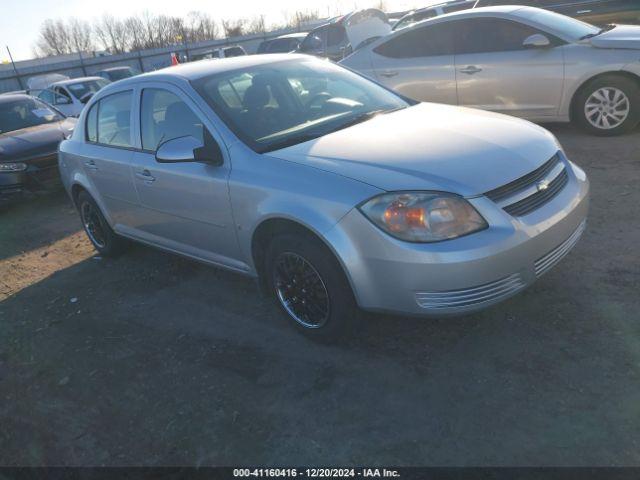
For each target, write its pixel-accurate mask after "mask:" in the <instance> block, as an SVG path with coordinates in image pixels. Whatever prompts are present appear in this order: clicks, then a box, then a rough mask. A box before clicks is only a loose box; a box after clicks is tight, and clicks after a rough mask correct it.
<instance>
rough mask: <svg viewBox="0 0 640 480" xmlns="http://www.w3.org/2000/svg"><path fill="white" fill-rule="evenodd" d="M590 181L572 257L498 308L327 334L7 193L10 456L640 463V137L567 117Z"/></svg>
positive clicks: (1, 289) (108, 461) (177, 262)
mask: <svg viewBox="0 0 640 480" xmlns="http://www.w3.org/2000/svg"><path fill="white" fill-rule="evenodd" d="M550 128H551V129H552V130H553V131H554V132H555V133H556V134H557V136H558V137H559V138H560V140H561V142H562V143H563V144H564V146H565V148H566V150H567V152H568V154H569V156H570V157H571V158H572V159H573V160H574V161H576V162H577V163H578V164H579V165H581V166H582V167H583V168H585V170H586V171H587V173H588V175H589V177H590V179H591V182H592V207H591V214H590V220H589V222H590V223H589V226H588V229H587V231H586V233H585V235H584V236H583V238H582V240H581V242H580V243H579V244H578V246H577V247H576V248H575V250H574V251H573V252H572V253H571V254H570V255H569V256H568V257H567V258H566V259H565V260H564V261H563V262H562V263H561V264H560V265H559V266H558V267H556V268H555V269H554V270H553V271H552V272H550V273H549V274H548V275H546V276H545V277H544V279H542V280H540V281H539V282H538V283H536V284H535V285H534V286H533V287H531V288H530V289H528V290H527V291H525V292H523V293H522V294H520V295H518V296H516V297H514V298H513V299H511V300H509V301H507V302H505V303H503V304H501V305H498V306H496V307H493V308H491V309H489V310H486V311H484V312H482V313H480V314H475V315H470V316H466V317H461V318H454V319H442V320H420V319H408V318H398V317H388V316H377V315H370V316H367V318H366V322H365V325H364V328H363V330H362V331H361V332H360V335H358V336H357V338H355V339H353V340H352V341H350V342H347V343H345V344H341V345H334V346H329V345H320V344H315V343H312V342H310V341H308V340H306V339H305V338H303V337H301V336H299V335H298V334H296V333H295V331H293V330H292V329H290V328H288V325H287V324H286V321H285V320H284V319H283V318H282V317H280V316H279V314H278V313H277V312H276V311H275V310H274V309H273V308H272V305H271V303H270V302H269V301H268V300H266V299H264V298H261V297H260V295H259V294H258V293H257V291H256V288H255V285H254V283H253V282H252V281H251V280H247V279H246V278H243V277H239V276H236V275H233V274H230V273H227V272H224V271H219V270H215V269H213V268H209V267H205V266H202V265H199V264H197V263H194V262H190V261H188V260H184V259H182V258H179V257H176V256H172V255H169V254H166V253H162V252H159V251H156V250H153V249H150V248H145V247H142V246H136V247H133V248H132V249H131V250H130V251H129V252H128V253H127V254H125V255H123V256H122V257H120V258H118V259H116V260H107V259H101V258H99V257H96V256H95V252H94V251H92V249H91V246H90V245H89V243H88V241H87V240H86V239H85V237H84V234H83V233H81V232H80V224H79V220H78V217H77V214H76V213H75V211H74V210H73V208H72V207H71V205H70V203H69V201H68V199H67V198H66V197H65V195H64V194H63V193H61V192H57V193H53V194H50V195H45V196H37V197H34V198H25V199H23V200H21V201H19V202H9V203H7V202H5V203H4V204H3V205H2V206H0V339H2V341H1V342H0V445H1V446H2V448H0V465H248V464H253V465H255V464H262V465H283V464H284V465H291V464H313V465H327V464H333V465H335V464H342V465H347V464H366V465H374V464H386V465H440V466H445V465H585V466H586V465H640V435H639V433H640V376H639V374H640V323H639V320H640V313H639V312H640V295H639V292H640V288H639V287H640V247H639V245H640V222H639V220H640V210H639V207H638V205H640V189H638V185H639V184H640V156H639V153H638V152H639V147H640V133H636V134H633V135H628V136H624V137H619V138H596V137H589V136H586V135H584V134H582V133H580V132H578V131H576V130H573V129H572V128H570V127H568V126H550Z"/></svg>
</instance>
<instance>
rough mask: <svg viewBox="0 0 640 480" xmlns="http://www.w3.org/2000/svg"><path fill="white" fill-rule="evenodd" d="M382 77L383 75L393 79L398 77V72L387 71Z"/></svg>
mask: <svg viewBox="0 0 640 480" xmlns="http://www.w3.org/2000/svg"><path fill="white" fill-rule="evenodd" d="M380 75H382V76H383V77H386V78H391V77H395V76H396V75H398V72H392V71H389V70H387V71H386V72H382V73H381V74H380Z"/></svg>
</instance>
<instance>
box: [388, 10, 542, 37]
mask: <svg viewBox="0 0 640 480" xmlns="http://www.w3.org/2000/svg"><path fill="white" fill-rule="evenodd" d="M531 9H533V10H540V9H539V8H538V9H536V8H533V7H525V6H522V5H498V6H494V7H480V8H467V9H464V10H458V11H455V12H450V13H443V14H442V15H438V16H437V17H431V18H426V19H424V20H420V21H419V22H416V23H414V24H413V25H411V26H410V27H407V28H414V27H415V26H416V25H423V24H425V23H426V22H436V21H441V20H442V19H450V18H454V17H463V18H465V17H480V16H483V15H485V14H487V13H489V14H492V13H493V14H496V13H497V14H502V15H509V14H512V13H515V12H517V11H519V10H531ZM417 12H418V10H416V12H414V14H415V13H417ZM404 30H405V29H404V28H403V29H401V30H400V31H404ZM396 31H398V30H396ZM394 33H395V32H394Z"/></svg>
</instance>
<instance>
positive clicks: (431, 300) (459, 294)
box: [415, 273, 525, 310]
mask: <svg viewBox="0 0 640 480" xmlns="http://www.w3.org/2000/svg"><path fill="white" fill-rule="evenodd" d="M524 286H525V283H524V281H523V280H522V278H521V276H520V274H519V273H514V274H512V275H509V276H508V277H504V278H502V279H500V280H496V281H494V282H490V283H485V284H484V285H479V286H476V287H471V288H464V289H461V290H448V291H439V292H416V294H415V296H416V301H417V302H418V305H420V306H421V307H422V308H425V309H430V310H438V309H448V308H453V309H455V308H464V307H470V306H474V305H478V304H481V303H485V302H492V301H498V300H500V299H502V298H505V297H508V296H511V295H512V294H514V293H516V292H517V291H518V290H521V289H522V288H524Z"/></svg>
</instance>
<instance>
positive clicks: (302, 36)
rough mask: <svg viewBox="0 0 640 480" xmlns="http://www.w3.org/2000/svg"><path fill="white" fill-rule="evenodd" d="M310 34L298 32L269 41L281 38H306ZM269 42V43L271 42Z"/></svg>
mask: <svg viewBox="0 0 640 480" xmlns="http://www.w3.org/2000/svg"><path fill="white" fill-rule="evenodd" d="M307 33H308V32H296V33H287V34H285V35H279V36H277V37H275V38H270V39H269V40H277V39H279V38H304V37H306V36H307ZM269 40H267V41H269Z"/></svg>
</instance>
